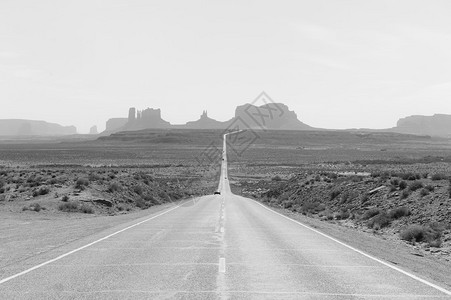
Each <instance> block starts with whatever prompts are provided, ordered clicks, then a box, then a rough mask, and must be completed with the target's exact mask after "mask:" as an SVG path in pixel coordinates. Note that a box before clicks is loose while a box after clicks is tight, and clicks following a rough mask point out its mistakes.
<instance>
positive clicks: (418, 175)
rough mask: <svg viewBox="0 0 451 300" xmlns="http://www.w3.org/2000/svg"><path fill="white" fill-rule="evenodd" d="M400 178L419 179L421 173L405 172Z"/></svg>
mask: <svg viewBox="0 0 451 300" xmlns="http://www.w3.org/2000/svg"><path fill="white" fill-rule="evenodd" d="M401 178H402V179H404V180H418V179H421V175H420V174H418V173H405V174H403V175H402V176H401Z"/></svg>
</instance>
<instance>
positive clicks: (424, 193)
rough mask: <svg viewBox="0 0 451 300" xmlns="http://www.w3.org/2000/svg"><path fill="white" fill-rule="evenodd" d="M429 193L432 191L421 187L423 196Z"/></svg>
mask: <svg viewBox="0 0 451 300" xmlns="http://www.w3.org/2000/svg"><path fill="white" fill-rule="evenodd" d="M429 193H430V192H429V191H428V190H427V189H426V188H423V189H421V191H420V195H421V197H424V196H427V195H429Z"/></svg>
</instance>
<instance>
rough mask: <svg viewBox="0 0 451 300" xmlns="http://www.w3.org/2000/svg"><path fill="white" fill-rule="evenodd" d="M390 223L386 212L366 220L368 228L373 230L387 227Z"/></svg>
mask: <svg viewBox="0 0 451 300" xmlns="http://www.w3.org/2000/svg"><path fill="white" fill-rule="evenodd" d="M390 223H391V218H390V217H389V216H388V215H387V213H386V212H381V213H379V214H377V215H375V216H374V217H372V218H371V219H369V220H368V227H370V228H373V229H381V228H384V227H387V226H388V225H390Z"/></svg>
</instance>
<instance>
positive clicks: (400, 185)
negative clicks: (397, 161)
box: [399, 180, 407, 190]
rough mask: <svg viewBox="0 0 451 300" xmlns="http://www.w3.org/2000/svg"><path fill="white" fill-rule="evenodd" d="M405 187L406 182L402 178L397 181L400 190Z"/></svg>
mask: <svg viewBox="0 0 451 300" xmlns="http://www.w3.org/2000/svg"><path fill="white" fill-rule="evenodd" d="M406 187H407V182H405V181H404V180H403V181H401V182H400V183H399V189H400V190H403V189H405V188H406Z"/></svg>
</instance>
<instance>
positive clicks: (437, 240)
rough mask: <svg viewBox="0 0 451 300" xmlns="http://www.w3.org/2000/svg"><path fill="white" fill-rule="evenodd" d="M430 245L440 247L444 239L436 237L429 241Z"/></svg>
mask: <svg viewBox="0 0 451 300" xmlns="http://www.w3.org/2000/svg"><path fill="white" fill-rule="evenodd" d="M428 244H429V246H430V247H433V248H440V247H441V246H442V239H436V240H432V241H430V242H428Z"/></svg>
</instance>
